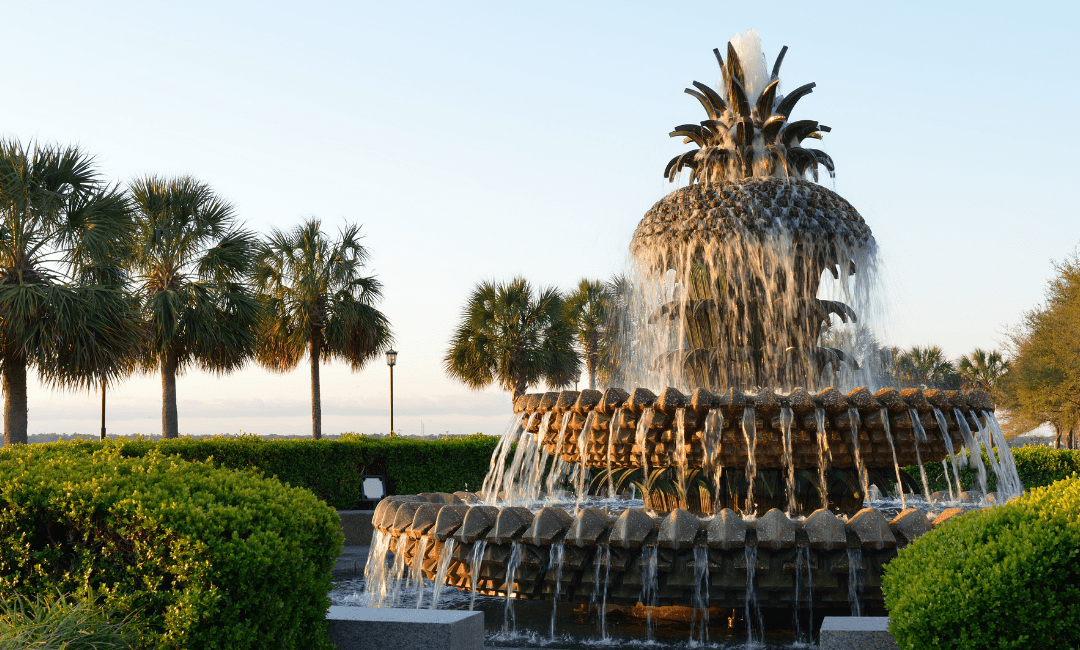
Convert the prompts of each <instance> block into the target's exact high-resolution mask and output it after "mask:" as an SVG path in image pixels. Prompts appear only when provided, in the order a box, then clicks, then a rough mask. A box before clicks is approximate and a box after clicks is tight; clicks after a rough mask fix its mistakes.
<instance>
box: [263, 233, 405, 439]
mask: <svg viewBox="0 0 1080 650" xmlns="http://www.w3.org/2000/svg"><path fill="white" fill-rule="evenodd" d="M360 239H361V235H360V228H359V227H358V226H355V225H347V226H345V228H343V229H342V230H341V231H340V232H339V233H338V237H337V239H335V240H330V239H329V238H327V237H326V235H324V234H323V233H322V230H321V224H320V223H319V220H318V219H309V220H308V221H306V222H304V223H302V224H300V225H298V226H297V227H296V228H294V229H293V230H291V231H289V232H283V231H280V230H277V229H275V230H274V231H273V232H272V233H270V236H269V238H268V239H267V240H266V241H265V242H264V243H263V244H262V245H260V247H259V254H258V258H257V261H256V264H255V285H256V287H257V288H258V290H259V294H260V297H261V299H262V301H263V304H264V308H265V311H264V317H263V321H262V324H261V326H260V335H259V338H260V345H259V350H258V359H259V363H261V364H262V365H263V366H265V367H266V368H268V369H270V370H274V371H276V372H287V371H289V370H292V369H293V368H295V367H296V366H297V364H299V363H300V359H302V358H303V356H304V352H305V351H306V352H307V353H308V359H309V360H310V362H311V437H312V438H313V439H315V440H318V439H319V438H321V437H322V392H321V389H320V385H319V363H320V361H324V360H325V361H329V360H330V359H335V358H338V359H343V360H345V361H347V362H349V365H350V366H351V367H352V369H353V370H359V369H360V368H362V367H363V366H364V365H365V364H366V363H367V362H368V361H371V360H372V359H374V358H375V357H377V356H379V355H380V354H382V353H383V352H385V351H386V350H389V349H390V345H391V343H392V342H393V336H392V334H391V332H390V322H389V321H388V320H387V319H386V316H384V315H383V314H382V312H380V311H379V310H377V309H376V308H375V303H377V302H378V301H379V299H380V298H381V297H382V284H381V283H380V282H379V281H378V280H377V279H376V278H375V277H374V276H367V275H363V272H364V265H365V263H366V262H367V259H368V251H367V249H366V248H365V247H364V246H362V245H361V244H360Z"/></svg>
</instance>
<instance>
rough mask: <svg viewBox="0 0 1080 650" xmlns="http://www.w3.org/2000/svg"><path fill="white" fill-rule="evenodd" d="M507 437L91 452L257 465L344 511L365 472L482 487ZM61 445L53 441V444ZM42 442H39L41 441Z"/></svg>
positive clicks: (189, 444)
mask: <svg viewBox="0 0 1080 650" xmlns="http://www.w3.org/2000/svg"><path fill="white" fill-rule="evenodd" d="M498 441H499V439H498V438H496V437H493V436H484V435H480V434H476V435H473V436H468V437H464V438H446V439H441V440H416V439H415V438H404V437H395V438H368V437H366V436H358V435H350V434H346V435H344V436H342V437H341V439H339V440H263V439H262V438H259V437H258V436H254V435H250V436H239V437H233V436H230V437H225V436H214V437H206V438H191V437H183V438H176V439H173V440H161V441H156V442H154V441H150V440H124V439H114V440H107V441H105V442H104V443H102V442H86V443H81V444H83V445H86V447H85V449H86V450H92V449H98V448H100V447H101V446H103V445H105V446H111V447H115V448H116V449H118V450H119V452H120V454H121V455H123V456H127V457H141V456H145V455H147V454H149V453H150V452H151V451H153V450H159V451H160V452H161V453H164V454H168V455H176V456H179V457H180V458H183V459H185V460H189V461H211V462H213V464H214V465H215V466H218V467H227V468H230V469H240V470H252V471H255V472H262V473H264V474H265V475H267V476H273V477H276V478H278V479H280V480H281V481H284V482H285V483H288V484H289V485H292V486H293V487H302V488H305V489H307V490H310V491H311V492H313V493H315V495H316V496H317V497H319V498H320V499H322V500H323V501H325V502H326V503H327V504H329V505H330V506H332V507H334V508H336V509H338V510H353V509H356V508H358V507H359V506H360V503H361V501H363V494H362V493H361V490H360V484H361V482H360V480H359V477H360V476H361V475H362V474H378V475H384V476H387V477H388V478H389V479H390V489H391V490H392V491H393V493H394V494H419V493H420V492H456V491H458V490H464V489H466V486H468V489H470V490H473V491H476V490H478V489H480V486H481V485H483V483H484V475H485V474H487V471H488V466H489V464H490V460H491V453H492V452H493V451H494V450H495V444H496V443H497V442H498ZM54 444H61V443H47V444H46V445H43V446H49V445H54ZM35 446H37V445H35Z"/></svg>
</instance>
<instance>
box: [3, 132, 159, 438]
mask: <svg viewBox="0 0 1080 650" xmlns="http://www.w3.org/2000/svg"><path fill="white" fill-rule="evenodd" d="M131 229H132V221H131V213H130V209H129V205H128V199H127V197H126V195H125V194H124V193H123V191H121V190H120V189H119V188H117V187H115V186H108V185H106V184H105V183H104V182H103V181H102V180H101V178H100V176H99V175H98V172H97V170H96V169H95V167H94V164H93V160H92V159H91V158H90V157H89V156H87V155H86V154H84V153H83V152H81V151H80V150H79V149H78V148H75V147H68V148H60V147H56V146H52V145H47V146H33V147H30V148H24V147H23V146H22V145H21V144H20V143H19V142H17V141H15V140H4V141H0V362H2V365H3V369H2V373H3V391H4V443H5V444H14V443H25V442H26V434H27V410H26V398H27V395H26V373H27V369H28V368H29V367H31V366H33V367H35V368H36V369H37V370H38V373H39V375H40V376H41V377H42V378H43V379H44V380H45V381H46V382H48V383H52V384H54V385H57V386H79V387H85V388H90V387H91V386H93V385H96V383H97V381H96V380H98V379H99V378H100V377H101V376H102V375H104V376H106V377H114V376H116V375H117V373H118V371H117V370H116V368H115V366H112V365H111V364H110V362H109V360H110V359H113V358H114V357H117V356H119V355H121V354H122V353H123V351H125V350H130V349H131V348H133V347H135V344H136V343H137V336H138V328H137V326H135V323H136V322H137V321H136V319H134V318H133V316H134V314H135V312H134V309H133V307H134V305H133V301H132V299H131V297H130V296H129V295H128V294H126V293H125V292H124V290H123V283H122V282H121V281H119V280H120V277H121V276H120V275H119V274H118V273H116V272H115V269H117V268H118V266H119V264H120V262H121V259H122V257H123V255H124V252H125V250H126V249H127V246H128V245H129V243H130V241H131Z"/></svg>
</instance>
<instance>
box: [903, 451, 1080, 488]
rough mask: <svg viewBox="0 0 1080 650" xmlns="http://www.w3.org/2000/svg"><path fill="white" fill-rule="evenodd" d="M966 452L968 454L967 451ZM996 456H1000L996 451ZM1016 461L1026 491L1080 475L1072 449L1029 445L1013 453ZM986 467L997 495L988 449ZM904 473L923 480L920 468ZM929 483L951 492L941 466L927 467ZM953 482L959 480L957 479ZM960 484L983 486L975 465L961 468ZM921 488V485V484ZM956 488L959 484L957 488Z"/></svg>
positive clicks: (1079, 457) (1079, 459)
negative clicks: (1074, 474)
mask: <svg viewBox="0 0 1080 650" xmlns="http://www.w3.org/2000/svg"><path fill="white" fill-rule="evenodd" d="M965 453H966V452H965ZM994 453H997V452H996V450H995V452H994ZM1012 454H1013V458H1014V459H1015V460H1016V473H1017V474H1019V475H1020V483H1021V484H1023V486H1024V487H1025V488H1035V487H1041V486H1044V485H1050V484H1051V483H1053V482H1055V481H1060V480H1062V479H1064V478H1067V477H1069V476H1071V475H1072V474H1073V472H1080V451H1076V450H1068V449H1053V448H1051V447H1046V446H1044V445H1029V446H1026V447H1017V448H1015V449H1013V450H1012ZM982 458H983V465H985V466H986V483H987V486H988V489H989V490H990V491H991V492H993V491H994V490H996V489H997V477H996V476H994V472H993V471H992V470H991V469H990V460H989V458H988V457H987V455H986V450H983V452H982ZM904 470H905V471H906V472H907V473H908V474H910V475H911V476H912V477H914V479H915V481H916V482H918V481H919V468H918V467H917V466H911V467H905V468H904ZM949 476H950V477H951V476H952V466H951V465H950V466H949ZM926 480H927V482H928V483H929V484H930V489H931V490H933V491H937V490H941V491H942V492H948V491H949V488H948V486H946V485H945V472H944V470H943V469H942V467H941V463H927V464H926ZM952 480H953V481H955V480H956V479H955V478H953V479H952ZM960 483H961V484H962V485H963V486H964V489H970V488H975V489H978V487H979V475H978V470H976V469H975V467H974V466H972V465H970V464H969V465H968V466H967V467H962V468H960ZM920 486H921V484H920ZM953 487H954V489H955V484H954V485H953Z"/></svg>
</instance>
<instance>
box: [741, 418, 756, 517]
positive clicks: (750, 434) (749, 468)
mask: <svg viewBox="0 0 1080 650" xmlns="http://www.w3.org/2000/svg"><path fill="white" fill-rule="evenodd" d="M742 431H743V437H744V438H746V450H747V453H748V456H747V459H746V481H747V483H749V486H748V487H747V488H746V507H745V509H744V510H745V512H746V513H747V514H750V515H753V514H755V513H756V512H757V507H756V506H755V505H754V480H755V479H757V413H755V412H754V409H752V408H745V409H743V415H742Z"/></svg>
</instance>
